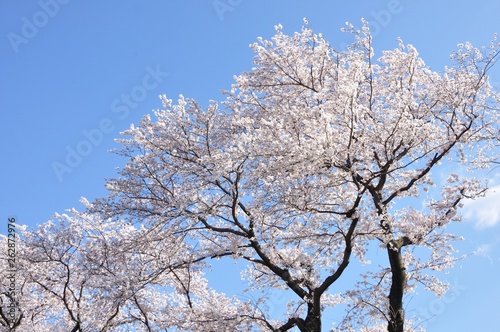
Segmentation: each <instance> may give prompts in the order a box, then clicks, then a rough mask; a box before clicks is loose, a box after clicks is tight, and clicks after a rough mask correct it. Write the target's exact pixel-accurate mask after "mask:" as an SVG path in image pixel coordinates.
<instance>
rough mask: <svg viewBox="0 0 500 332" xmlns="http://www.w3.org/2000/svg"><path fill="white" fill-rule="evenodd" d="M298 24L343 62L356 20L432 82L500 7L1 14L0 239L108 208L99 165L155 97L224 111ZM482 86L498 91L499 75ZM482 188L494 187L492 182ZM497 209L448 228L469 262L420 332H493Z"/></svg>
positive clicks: (209, 3)
mask: <svg viewBox="0 0 500 332" xmlns="http://www.w3.org/2000/svg"><path fill="white" fill-rule="evenodd" d="M303 17H307V18H308V20H309V22H310V24H311V26H312V28H313V29H314V30H315V31H316V32H322V33H323V34H324V35H325V36H326V37H327V38H328V39H329V40H330V42H331V43H332V44H333V45H334V46H337V47H338V48H341V47H342V46H343V45H345V42H346V41H348V40H347V39H346V37H347V36H345V35H343V34H342V33H340V31H339V29H340V28H341V27H343V26H344V22H346V21H350V22H352V23H354V24H355V25H358V26H359V24H360V19H361V18H362V17H364V18H365V19H367V20H368V21H369V22H370V24H371V27H372V31H373V33H374V35H375V47H376V50H375V51H376V52H377V51H378V54H380V51H381V50H382V49H383V48H394V47H396V46H397V43H396V38H397V37H398V36H400V37H402V38H403V41H404V42H405V43H410V44H413V45H414V46H416V47H417V49H418V50H419V52H420V54H421V56H422V57H423V58H424V60H425V61H426V63H427V64H428V65H429V66H431V67H432V68H433V69H436V70H440V69H441V68H443V66H445V65H447V64H449V54H450V53H451V51H452V50H454V49H455V48H456V44H457V43H460V42H464V41H471V42H472V43H473V44H475V45H478V46H479V45H486V44H487V43H488V42H489V40H490V39H491V37H492V36H493V34H494V33H495V32H500V20H499V19H498V18H499V17H500V2H498V1H497V0H477V1H474V2H470V1H435V0H421V1H416V0H371V1H368V0H353V1H326V0H324V1H320V0H316V1H290V0H289V1H284V0H274V1H269V0H267V1H265V0H215V1H214V0H198V1H194V0H183V1H159V0H156V1H153V0H151V1H139V0H121V1H118V0H114V1H103V0H100V1H98V0H94V1H78V0H40V1H27V0H26V1H13V0H0V112H1V113H0V114H1V121H0V125H1V130H0V135H1V138H0V152H1V159H0V175H1V176H0V181H1V182H0V220H1V223H0V232H2V233H5V232H6V230H7V226H6V223H7V218H8V217H9V216H15V217H17V219H18V222H20V223H24V224H28V225H32V226H33V225H36V224H37V223H42V222H44V221H46V220H48V219H49V218H50V217H51V216H52V215H53V214H54V213H55V212H63V211H64V210H65V209H68V208H72V207H75V208H77V209H81V208H82V206H81V205H80V203H79V198H80V197H81V196H85V197H87V198H88V199H89V200H92V199H93V198H95V197H97V196H103V195H105V194H106V192H105V190H104V187H103V184H104V180H103V179H104V178H105V177H112V176H113V175H114V174H115V168H116V167H118V166H122V165H124V163H125V160H123V159H120V158H119V157H117V156H115V155H113V154H111V153H109V152H107V151H108V150H109V149H111V148H113V147H115V146H116V145H115V143H114V141H113V139H114V138H116V137H118V136H119V132H120V131H122V130H124V129H126V128H128V127H129V125H130V124H131V123H137V122H138V120H139V119H140V118H141V117H142V116H143V115H144V114H146V113H150V112H151V110H152V109H156V108H160V107H161V104H160V102H159V100H158V98H157V96H158V95H159V94H163V93H165V94H167V95H168V96H170V97H173V98H174V99H175V98H176V96H177V95H178V94H180V93H182V94H184V95H185V96H187V97H192V98H195V99H197V100H198V101H199V102H200V103H201V104H205V105H206V104H207V102H208V100H210V99H215V100H220V99H221V98H222V96H221V94H220V90H221V89H228V88H229V87H230V84H231V83H232V77H233V75H235V74H239V73H241V72H242V71H248V70H250V69H251V67H252V56H253V54H252V52H251V51H250V49H249V47H248V45H249V44H250V43H253V42H254V41H256V38H257V37H258V36H262V37H264V38H269V37H271V36H272V35H273V33H274V28H273V26H274V25H275V24H278V23H281V24H282V25H283V26H284V31H285V32H289V33H293V32H294V31H296V30H298V29H300V28H301V26H302V24H303V21H302V19H303ZM491 74H492V78H493V81H494V82H497V81H498V82H500V64H499V65H497V67H496V68H495V69H494V71H492V73H491ZM494 84H495V85H496V86H497V87H500V84H497V83H494ZM488 177H490V178H491V184H492V186H498V185H500V170H496V171H492V172H491V173H489V174H488ZM499 188H500V187H499ZM499 206H500V196H499V195H496V196H494V195H492V196H490V197H489V199H486V200H484V201H482V202H479V203H476V204H475V205H474V204H471V205H469V206H468V210H467V215H468V218H467V221H466V222H464V223H462V224H460V225H457V227H454V228H453V229H455V230H456V232H457V233H459V234H461V235H464V236H465V237H466V241H465V242H464V243H462V244H460V245H459V247H460V249H461V250H462V251H463V252H465V253H472V252H475V251H476V252H477V255H474V256H471V257H469V258H468V259H467V260H466V261H463V262H461V263H460V264H459V265H461V266H462V268H461V269H459V268H456V269H455V270H453V271H451V272H450V273H449V275H447V276H446V278H447V280H448V281H449V282H451V283H452V285H454V289H455V293H454V294H450V295H448V296H447V297H445V298H443V299H440V300H439V299H434V298H432V297H427V296H426V295H425V294H424V295H423V298H418V296H415V297H414V298H412V299H411V302H410V307H411V308H412V310H413V311H412V312H413V313H414V312H415V310H417V311H418V312H421V313H422V315H428V316H429V318H431V315H433V314H435V317H434V318H433V319H431V320H429V321H428V322H427V328H428V330H429V331H436V332H437V331H494V330H496V329H498V326H500V316H499V315H498V308H499V306H500V300H499V299H500V287H499V286H498V281H499V280H500V278H499V277H500V260H499V257H500V255H499V253H500V216H499ZM2 224H3V225H4V226H1V225H2Z"/></svg>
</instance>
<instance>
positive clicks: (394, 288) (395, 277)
mask: <svg viewBox="0 0 500 332" xmlns="http://www.w3.org/2000/svg"><path fill="white" fill-rule="evenodd" d="M403 245H404V241H403V239H400V240H393V241H391V242H389V244H388V245H387V253H388V255H389V262H390V264H391V272H392V283H391V290H390V293H389V324H388V326H387V330H388V331H389V332H403V329H404V311H403V294H404V289H405V286H406V268H405V266H404V262H403V257H402V256H401V247H402V246H403Z"/></svg>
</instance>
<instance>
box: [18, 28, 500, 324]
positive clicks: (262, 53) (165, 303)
mask: <svg viewBox="0 0 500 332" xmlns="http://www.w3.org/2000/svg"><path fill="white" fill-rule="evenodd" d="M345 31H346V32H347V33H351V34H352V35H353V37H354V42H353V43H352V44H351V45H350V46H349V47H348V48H347V49H346V50H343V51H339V50H336V49H335V48H334V47H332V46H331V45H330V44H329V43H328V42H327V41H326V40H325V38H324V37H323V36H322V35H321V34H315V33H314V32H313V31H312V30H311V29H310V28H309V27H307V26H306V27H304V28H303V29H302V30H301V32H297V33H295V34H293V35H286V34H285V33H284V32H283V31H282V27H281V26H277V27H276V35H275V36H274V37H273V38H272V39H271V40H264V39H261V38H260V39H259V40H258V42H257V43H255V44H253V45H252V49H253V50H254V51H255V54H256V55H255V60H254V62H255V67H254V68H253V69H252V71H250V72H247V73H243V74H242V75H240V76H237V77H236V78H235V83H234V85H233V86H232V88H231V89H230V91H227V92H226V94H227V98H226V99H225V100H224V101H223V102H222V103H220V105H219V103H217V102H215V101H212V102H211V103H210V104H209V105H208V106H207V107H205V108H203V107H202V106H201V105H199V104H198V103H197V102H196V101H194V100H191V99H188V98H184V97H183V96H180V97H179V99H178V101H177V103H174V102H173V101H172V100H170V99H168V98H167V97H166V96H161V97H160V98H161V101H162V103H163V109H162V110H157V111H155V112H154V117H152V116H149V115H147V116H145V117H144V118H143V119H142V121H141V122H140V124H138V125H137V126H134V125H132V126H131V127H130V129H128V130H126V131H125V132H124V133H123V134H124V135H125V138H123V139H120V140H119V142H120V143H121V144H122V148H121V149H120V150H118V151H117V152H118V153H119V154H121V155H122V156H124V157H126V158H127V160H128V162H127V164H126V165H125V166H124V167H123V168H122V169H121V170H120V173H119V176H118V177H117V178H115V179H109V180H108V181H107V185H106V186H107V189H108V190H109V193H110V194H109V197H106V198H101V199H97V200H96V201H94V202H92V203H88V202H85V204H86V206H87V208H86V212H85V213H79V212H77V211H73V212H72V214H71V216H69V215H62V216H59V217H58V221H57V222H52V223H48V224H46V225H43V226H42V227H41V228H40V230H38V231H33V232H27V233H26V240H25V243H24V244H23V246H24V248H25V249H24V250H25V251H24V253H25V254H24V256H23V259H24V262H25V266H24V269H25V273H24V276H25V278H26V280H27V281H26V282H27V283H28V284H29V286H26V287H31V288H32V289H33V291H34V294H36V295H33V296H37V297H38V299H39V301H38V302H37V301H35V300H33V299H32V300H30V301H31V302H27V303H33V308H34V305H35V304H36V303H38V305H39V306H40V303H41V302H40V301H49V302H50V303H51V304H50V313H51V315H52V317H58V318H61V319H62V318H63V319H62V320H52V321H50V322H49V323H47V322H46V324H52V325H51V328H54V330H57V329H56V327H57V328H59V329H60V330H65V331H67V330H71V329H73V331H80V330H82V331H83V330H94V329H95V330H101V331H107V330H110V331H114V330H116V331H119V330H121V329H122V330H123V329H124V328H125V327H134V328H136V329H137V330H144V331H159V330H162V329H164V330H167V329H171V328H173V329H177V330H179V331H254V330H259V331H266V330H267V331H290V330H293V329H298V330H300V331H301V332H305V331H309V332H318V331H322V328H323V329H324V328H325V326H324V325H322V323H324V322H323V321H324V319H323V316H322V315H323V312H324V310H326V308H332V309H333V310H337V309H338V310H340V309H339V308H342V307H346V308H347V310H346V312H345V315H343V317H344V318H343V320H342V321H341V322H339V323H338V324H336V325H334V326H333V327H331V328H332V331H337V330H338V331H355V330H361V331H380V330H385V329H386V330H387V331H390V332H396V331H397V332H401V331H412V330H413V326H412V318H411V317H406V316H405V311H404V303H403V300H404V295H405V294H407V293H409V292H412V291H414V289H415V288H416V287H417V285H422V286H424V287H425V288H426V289H428V290H431V291H433V292H435V293H436V294H437V295H441V294H443V293H444V292H445V291H446V285H445V284H444V283H442V282H441V281H440V280H439V278H438V276H439V271H444V270H446V269H449V268H451V267H452V266H453V264H454V262H455V260H456V259H457V257H456V255H455V252H454V249H453V247H452V242H453V241H454V240H457V237H456V236H454V235H453V234H449V233H448V232H447V230H446V226H447V225H448V224H449V223H451V222H456V221H460V213H459V212H460V211H459V207H460V206H461V202H462V200H463V199H465V198H471V199H473V198H476V197H479V196H481V195H483V194H484V193H485V191H486V190H487V187H486V183H484V182H481V181H480V180H478V179H475V178H473V177H466V176H463V174H461V172H457V173H452V172H449V171H448V170H449V169H450V168H449V167H446V165H452V166H453V167H457V166H458V165H462V166H463V167H467V168H470V169H479V168H485V167H488V166H489V164H491V163H492V162H495V161H496V160H497V159H496V157H495V155H494V153H495V150H494V147H495V142H498V133H499V128H498V120H499V119H498V101H499V97H500V95H498V94H497V93H496V92H494V91H493V90H492V88H491V87H490V85H489V83H488V76H487V72H488V70H489V69H490V68H491V67H492V65H493V63H494V60H495V59H496V57H497V55H498V48H499V47H498V45H497V44H496V41H495V40H493V41H492V44H491V46H490V47H489V48H479V49H478V48H474V47H473V46H471V45H470V44H468V43H466V44H463V45H459V49H458V50H457V51H456V52H454V53H453V54H452V57H451V58H452V65H451V66H450V67H446V68H444V70H443V71H442V72H436V71H433V70H431V69H430V68H428V67H427V66H426V65H425V63H424V61H423V60H422V59H421V58H420V57H419V55H418V52H417V50H416V49H415V48H414V47H413V46H412V45H405V44H404V43H403V42H402V41H401V40H399V41H398V47H397V48H396V49H394V50H389V51H384V52H383V53H382V54H381V55H378V56H376V55H375V52H374V50H373V48H372V37H371V35H370V32H369V30H368V26H367V24H366V22H365V23H364V25H363V28H362V29H361V30H359V31H358V30H355V29H354V27H353V26H351V25H348V26H347V28H346V29H345ZM433 170H437V171H438V172H440V173H439V174H441V175H442V174H444V173H447V174H448V180H447V181H445V182H443V181H437V180H436V177H435V176H433V174H432V173H431V171H433ZM376 247H378V248H382V250H384V252H385V254H386V256H385V257H384V258H383V259H380V258H379V259H378V261H377V264H370V263H371V261H370V260H371V255H370V252H371V249H372V248H376ZM211 259H221V260H234V261H237V262H244V263H245V266H246V267H245V269H244V271H242V278H243V280H242V282H244V283H246V284H247V285H248V289H247V290H248V292H250V293H251V294H252V300H248V299H247V300H245V299H242V298H241V297H237V296H233V297H227V296H226V295H224V294H222V293H218V292H216V291H215V290H213V289H211V288H210V286H209V281H208V280H207V279H206V278H205V276H204V273H205V272H206V271H208V269H209V268H210V262H211ZM353 260H356V261H359V262H361V263H362V264H365V265H364V267H366V269H364V270H362V271H359V280H358V282H357V283H352V287H351V288H350V289H347V290H345V289H338V288H336V287H335V286H334V285H336V283H338V282H339V280H341V279H342V278H343V277H344V276H345V274H346V271H348V268H349V266H350V263H351V262H352V261H353ZM376 265H378V266H376ZM364 267H363V268H364ZM280 292H284V293H287V294H289V295H288V298H289V299H290V301H289V303H288V304H287V305H286V306H284V307H283V308H282V311H283V312H284V316H279V315H275V314H274V312H271V311H270V310H267V309H266V308H268V307H267V306H268V305H269V303H270V302H272V296H275V294H277V293H280ZM29 310H31V312H33V310H34V309H29ZM47 310H49V309H47ZM405 323H406V325H405ZM40 324H42V323H40ZM327 328H330V327H327ZM415 328H417V327H415Z"/></svg>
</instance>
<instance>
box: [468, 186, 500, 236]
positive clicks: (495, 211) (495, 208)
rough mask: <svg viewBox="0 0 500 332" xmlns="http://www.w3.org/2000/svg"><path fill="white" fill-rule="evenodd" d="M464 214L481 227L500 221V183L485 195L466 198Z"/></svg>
mask: <svg viewBox="0 0 500 332" xmlns="http://www.w3.org/2000/svg"><path fill="white" fill-rule="evenodd" d="M463 216H464V219H466V220H469V221H472V222H473V223H474V224H475V226H476V227H477V228H481V229H484V228H489V227H493V226H495V225H496V224H498V223H500V185H497V186H494V187H492V188H490V189H489V190H488V192H487V193H486V196H485V197H481V198H478V199H475V200H466V201H465V202H464V209H463Z"/></svg>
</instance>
